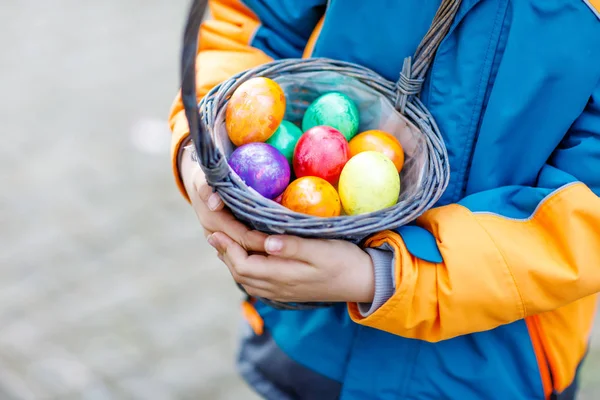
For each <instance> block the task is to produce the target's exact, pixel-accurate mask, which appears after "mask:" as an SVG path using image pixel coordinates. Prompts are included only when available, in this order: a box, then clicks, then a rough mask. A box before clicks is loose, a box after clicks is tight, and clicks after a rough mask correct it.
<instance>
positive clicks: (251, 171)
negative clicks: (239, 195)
mask: <svg viewBox="0 0 600 400" xmlns="http://www.w3.org/2000/svg"><path fill="white" fill-rule="evenodd" d="M229 165H230V166H231V169H233V170H234V171H235V173H236V174H238V176H239V177H240V178H241V179H242V180H243V181H244V182H245V183H246V185H248V186H250V187H251V188H253V189H254V190H256V191H257V192H258V193H260V194H261V195H263V196H264V197H266V198H268V199H274V198H276V197H277V196H279V195H280V194H281V193H283V191H284V190H285V188H286V187H287V185H288V184H289V183H290V166H289V164H288V161H287V159H286V158H285V157H284V156H283V154H281V153H280V152H279V151H277V149H275V148H274V147H273V146H271V145H270V144H266V143H248V144H245V145H242V146H240V147H238V148H237V149H236V150H235V151H234V152H233V153H231V156H230V157H229Z"/></svg>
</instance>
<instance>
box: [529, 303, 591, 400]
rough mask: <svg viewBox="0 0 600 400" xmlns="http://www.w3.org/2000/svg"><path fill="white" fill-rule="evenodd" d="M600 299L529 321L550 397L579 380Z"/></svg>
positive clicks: (534, 316)
mask: <svg viewBox="0 0 600 400" xmlns="http://www.w3.org/2000/svg"><path fill="white" fill-rule="evenodd" d="M597 302H598V295H592V296H588V297H585V298H583V299H581V300H578V301H576V302H573V303H571V304H568V305H566V306H564V307H561V308H558V309H556V310H553V311H549V312H545V313H542V314H538V315H532V316H530V317H528V318H526V320H525V321H526V323H527V327H528V329H529V334H530V336H531V340H532V343H533V347H534V350H535V353H536V356H537V358H538V364H539V366H540V371H541V373H542V382H543V383H544V388H545V392H546V395H547V397H548V398H549V394H550V393H551V392H552V391H553V390H554V391H556V392H558V393H560V392H562V391H563V390H565V389H566V388H567V387H568V386H569V385H570V384H571V383H572V382H573V380H574V379H575V373H576V372H577V367H578V366H579V365H580V363H581V361H582V359H583V357H584V356H585V353H586V351H587V349H588V346H589V338H590V335H591V332H592V326H593V320H594V315H595V314H596V306H597Z"/></svg>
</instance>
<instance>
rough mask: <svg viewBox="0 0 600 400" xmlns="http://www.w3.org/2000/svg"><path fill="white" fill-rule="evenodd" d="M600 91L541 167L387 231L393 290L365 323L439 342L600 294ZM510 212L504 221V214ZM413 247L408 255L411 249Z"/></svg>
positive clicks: (356, 315) (353, 308)
mask: <svg viewBox="0 0 600 400" xmlns="http://www.w3.org/2000/svg"><path fill="white" fill-rule="evenodd" d="M598 194H600V86H598V87H597V88H596V90H595V92H594V93H593V94H592V96H591V98H590V100H589V102H588V105H587V107H586V109H585V110H584V112H583V113H582V115H581V116H580V117H579V118H578V119H577V121H576V122H575V123H574V124H573V125H572V127H571V128H570V130H569V132H568V134H567V135H566V136H565V138H564V139H563V141H562V143H561V144H560V145H559V147H558V148H557V149H556V150H555V151H554V153H553V155H552V157H551V158H550V159H549V160H548V162H547V164H546V165H545V166H544V167H543V169H542V170H541V172H540V174H539V177H538V181H537V185H536V187H525V186H507V187H499V188H496V189H491V190H488V191H483V192H479V193H475V194H472V195H469V196H467V197H466V198H464V199H463V200H462V201H460V202H459V203H458V204H452V205H448V206H443V207H439V208H435V209H432V210H430V211H428V212H426V213H425V214H424V215H423V216H422V217H421V218H419V219H418V220H417V226H416V227H415V226H411V227H405V228H403V229H401V230H399V231H398V232H382V233H380V234H378V235H376V236H374V237H373V238H371V239H370V240H369V241H368V243H367V245H368V246H370V247H386V248H391V249H393V251H394V262H395V269H394V281H395V285H396V286H395V291H394V294H393V295H392V296H391V297H390V298H389V299H388V300H387V302H385V303H384V304H383V305H382V306H381V307H380V308H378V309H377V310H376V311H375V312H373V313H371V314H369V315H368V316H366V317H364V316H363V314H361V313H360V311H359V307H358V305H357V304H353V303H352V304H349V312H350V316H351V317H352V319H353V320H354V321H355V322H358V323H359V324H362V325H366V326H370V327H373V328H377V329H381V330H384V331H388V332H390V333H393V334H396V335H400V336H404V337H409V338H416V339H422V340H426V341H432V342H435V341H440V340H444V339H448V338H452V337H455V336H459V335H463V334H468V333H472V332H478V331H484V330H489V329H492V328H495V327H497V326H499V325H502V324H507V323H510V322H513V321H516V320H520V319H523V318H525V317H527V316H530V315H534V314H538V313H542V312H545V311H550V310H554V309H557V308H559V307H561V306H564V305H567V304H570V303H572V302H574V301H576V300H579V299H582V298H584V297H587V296H589V295H592V294H595V293H597V292H599V291H600V198H599V197H598ZM501 214H502V215H501ZM409 249H410V251H409Z"/></svg>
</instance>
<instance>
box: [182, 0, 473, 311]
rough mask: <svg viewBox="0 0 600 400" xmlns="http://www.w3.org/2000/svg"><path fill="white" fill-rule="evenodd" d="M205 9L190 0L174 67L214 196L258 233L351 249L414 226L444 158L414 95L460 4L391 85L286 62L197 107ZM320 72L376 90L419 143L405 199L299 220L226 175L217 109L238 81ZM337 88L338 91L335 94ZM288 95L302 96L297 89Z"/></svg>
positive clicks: (305, 62)
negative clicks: (341, 243) (345, 243)
mask: <svg viewBox="0 0 600 400" xmlns="http://www.w3.org/2000/svg"><path fill="white" fill-rule="evenodd" d="M206 3H207V1H206V0H193V2H192V6H191V10H190V14H189V18H188V22H187V26H186V30H185V35H184V46H183V55H182V64H181V68H182V70H181V73H182V86H181V87H182V97H183V104H184V107H185V112H186V116H187V119H188V123H189V126H190V136H191V139H192V141H193V143H194V145H195V149H196V153H197V155H198V161H199V163H200V165H201V167H202V169H203V171H204V173H205V174H206V179H207V182H208V183H209V185H210V186H211V187H213V189H214V190H216V191H217V192H218V193H219V195H220V196H221V198H222V199H223V202H224V203H225V204H226V205H227V207H228V208H229V209H230V210H231V211H232V212H233V214H234V215H235V216H236V217H237V218H238V219H240V220H241V221H244V222H246V223H247V224H249V225H250V226H252V227H253V228H255V229H257V230H260V231H263V232H266V233H279V234H283V233H285V234H291V235H297V236H302V237H312V238H324V239H342V240H349V241H352V242H354V243H359V242H360V241H362V240H363V239H364V238H366V237H367V236H369V235H371V234H373V233H376V232H380V231H382V230H388V229H395V228H398V227H400V226H403V225H406V224H408V223H410V222H412V221H414V220H415V219H416V218H417V217H419V216H420V215H421V214H422V213H423V212H425V211H427V210H428V209H429V208H431V207H432V206H433V205H434V204H435V203H436V202H437V200H438V199H439V198H440V197H441V195H442V194H443V192H444V190H445V189H446V186H447V184H448V181H449V177H450V167H449V163H448V154H447V151H446V148H445V145H444V142H443V140H442V136H441V134H440V131H439V128H438V127H437V125H436V123H435V121H434V119H433V117H432V116H431V114H430V113H429V111H428V110H427V108H425V106H424V105H423V103H422V102H421V101H420V99H419V97H418V94H419V93H420V91H421V87H422V83H423V80H424V77H425V74H426V73H427V70H428V68H429V65H430V64H431V62H432V59H433V57H434V55H435V52H436V50H437V48H438V46H439V44H440V42H441V41H442V39H443V37H444V36H445V35H446V33H447V32H448V30H449V28H450V25H451V23H452V21H453V20H454V16H455V15H456V11H457V9H458V7H459V5H460V3H461V1H460V0H444V1H443V2H442V4H441V6H440V8H439V10H438V12H437V13H436V15H435V18H434V20H433V23H432V25H431V28H430V29H429V31H428V32H427V34H426V36H425V38H424V39H423V41H422V42H421V44H420V45H419V47H418V49H417V51H416V53H415V56H414V57H413V58H410V57H409V58H407V59H406V60H405V62H404V65H403V69H402V72H401V74H400V78H399V80H398V82H391V81H388V80H386V79H385V78H383V77H382V76H380V75H379V74H377V73H376V72H374V71H372V70H370V69H368V68H365V67H362V66H360V65H356V64H352V63H348V62H342V61H337V60H332V59H325V58H311V59H286V60H279V61H274V62H271V63H268V64H265V65H261V66H259V67H257V68H253V69H251V70H248V71H245V72H243V73H240V74H238V75H235V76H233V77H231V78H230V79H228V80H227V81H225V82H223V83H221V84H219V85H217V86H216V87H214V88H213V89H212V90H211V91H210V92H209V93H208V94H207V95H206V96H205V97H204V98H203V99H202V100H201V101H200V103H199V104H198V101H197V98H196V82H195V71H196V53H197V45H198V31H199V27H200V23H201V21H202V18H203V16H204V12H205V9H206ZM322 71H329V72H332V73H337V74H340V75H342V76H345V77H347V78H350V79H353V80H356V81H358V82H360V84H362V85H364V86H366V87H368V88H369V89H370V90H373V91H375V92H377V94H378V95H379V96H381V97H383V98H385V99H387V101H388V102H390V103H391V104H392V105H393V106H394V107H395V108H396V110H397V111H398V112H399V113H400V114H401V115H402V116H403V118H404V120H405V122H406V124H407V129H410V130H411V131H412V132H415V131H416V132H417V134H418V135H421V137H420V140H421V143H422V144H423V145H422V146H421V148H420V149H419V154H420V155H421V157H424V161H423V162H422V164H421V168H420V174H418V179H412V180H411V182H410V190H406V189H405V187H406V182H405V180H404V179H402V182H403V191H402V192H403V193H408V195H405V194H404V195H401V197H400V199H399V201H398V203H397V204H396V205H394V206H393V207H390V208H387V209H384V210H380V211H377V212H373V213H370V214H364V215H357V216H340V217H335V218H318V217H313V216H310V215H305V214H299V213H296V212H293V211H291V210H289V209H287V208H284V207H283V206H281V205H279V204H278V203H276V202H274V201H272V200H268V199H266V198H264V197H262V196H261V195H259V194H258V193H257V192H255V191H254V190H252V189H250V188H248V186H246V185H245V184H244V182H243V181H242V180H241V179H240V178H239V177H238V176H237V174H235V173H234V172H233V171H232V170H231V169H230V167H229V165H228V163H227V159H226V155H227V153H228V151H227V149H224V148H229V149H231V144H230V143H225V142H224V140H227V139H223V135H222V130H223V129H224V128H223V121H224V113H223V110H224V109H225V106H226V104H227V101H228V100H229V98H230V97H231V95H232V94H233V92H234V91H235V90H236V89H237V88H238V87H239V86H240V85H241V84H242V83H243V82H245V81H247V80H248V79H250V78H253V77H257V76H261V77H267V78H271V79H274V80H277V79H281V78H282V77H285V78H286V79H287V80H288V81H290V80H292V81H293V79H294V76H305V74H309V73H318V72H322ZM339 90H340V91H343V88H340V89H339ZM294 92H295V93H302V91H301V90H300V91H299V90H295V91H294ZM286 97H287V102H288V107H287V110H286V119H292V120H294V119H297V118H301V114H302V113H303V111H304V109H305V108H306V105H307V101H306V98H305V97H303V96H302V95H297V96H294V95H292V94H291V93H286ZM290 114H291V115H290ZM296 114H297V115H296ZM219 131H221V134H219ZM407 157H409V156H407ZM407 160H408V159H407ZM407 162H408V161H407ZM242 290H243V289H242ZM261 300H262V301H264V302H266V303H268V304H270V305H272V306H274V307H277V308H286V309H306V308H315V307H322V306H326V305H328V304H324V303H318V304H317V303H310V304H305V303H302V304H288V303H280V302H276V301H271V300H268V299H261Z"/></svg>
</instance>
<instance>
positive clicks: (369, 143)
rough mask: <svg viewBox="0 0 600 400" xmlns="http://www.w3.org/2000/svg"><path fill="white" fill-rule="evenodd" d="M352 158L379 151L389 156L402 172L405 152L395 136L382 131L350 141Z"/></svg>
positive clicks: (361, 135)
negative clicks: (363, 153)
mask: <svg viewBox="0 0 600 400" xmlns="http://www.w3.org/2000/svg"><path fill="white" fill-rule="evenodd" d="M349 145H350V157H354V156H355V155H357V154H358V153H362V152H364V151H378V152H380V153H382V154H383V155H385V156H387V157H388V158H389V159H390V160H392V162H393V163H394V165H395V166H396V170H398V172H400V170H401V169H402V165H404V150H403V149H402V145H401V144H400V142H399V141H398V139H396V138H395V137H394V136H392V135H390V134H389V133H387V132H384V131H380V130H376V129H374V130H370V131H365V132H362V133H359V134H358V135H356V136H355V137H354V138H352V140H351V141H350V144H349Z"/></svg>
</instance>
